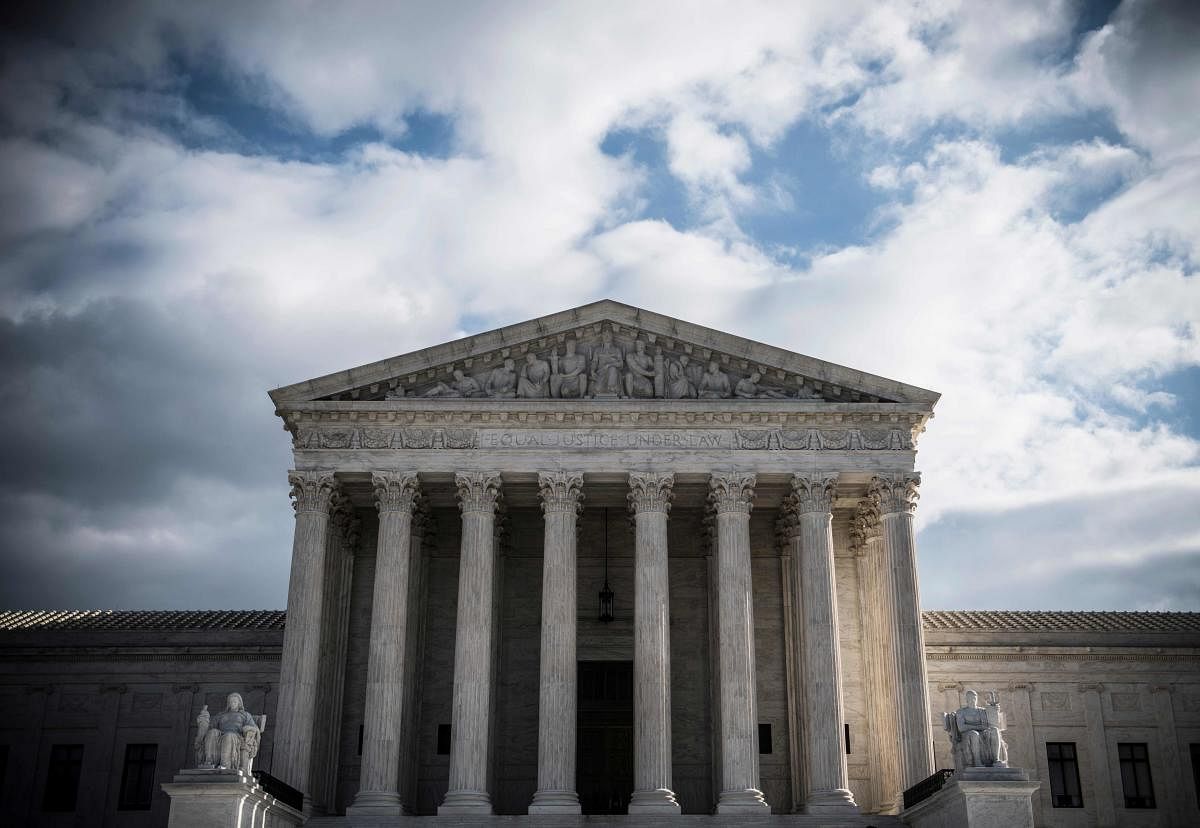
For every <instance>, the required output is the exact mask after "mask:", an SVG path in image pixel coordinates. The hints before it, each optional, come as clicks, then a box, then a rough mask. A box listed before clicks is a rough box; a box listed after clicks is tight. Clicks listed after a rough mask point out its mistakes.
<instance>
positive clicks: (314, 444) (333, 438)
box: [293, 427, 913, 451]
mask: <svg viewBox="0 0 1200 828" xmlns="http://www.w3.org/2000/svg"><path fill="white" fill-rule="evenodd" d="M293 444H294V447H295V448H296V449H302V450H311V449H328V450H348V449H376V450H378V449H432V450H436V449H459V450H461V449H480V448H482V449H514V450H519V449H547V448H552V449H572V450H574V449H584V450H587V449H624V450H629V449H632V450H639V449H641V450H655V449H657V450H662V449H666V450H670V449H679V450H693V449H724V450H742V451H911V450H912V448H913V441H912V438H911V436H910V434H909V432H908V429H907V428H891V429H866V428H863V429H859V428H842V429H820V428H807V429H789V428H774V429H744V428H736V429H678V428H677V429H671V428H657V429H656V428H633V429H629V428H623V429H603V428H584V429H573V428H545V429H534V428H531V429H521V428H478V429H476V428H437V427H417V428H377V427H376V428H339V429H336V430H326V429H318V428H298V429H296V432H295V437H294V441H293Z"/></svg>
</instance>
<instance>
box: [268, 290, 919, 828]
mask: <svg viewBox="0 0 1200 828" xmlns="http://www.w3.org/2000/svg"><path fill="white" fill-rule="evenodd" d="M568 343H569V345H568ZM685 356H686V357H690V358H689V359H684V358H683V357H685ZM510 361H511V362H510ZM518 364H521V365H522V368H521V369H520V373H519V374H518V372H517V369H516V365H518ZM543 365H544V366H545V368H544V369H543ZM696 365H701V366H704V367H703V369H702V370H703V371H704V375H703V376H700V377H698V378H697V379H695V380H694V381H693V380H690V379H689V375H690V374H691V373H693V371H692V369H693V368H694V367H696ZM508 373H512V374H513V377H512V379H513V381H512V382H509V381H508V379H509V378H508V376H507V374H508ZM718 375H720V376H719V377H718ZM580 377H585V378H588V381H584V380H581V379H580ZM489 388H490V389H491V390H490V391H489V390H487V389H489ZM689 389H690V391H689ZM272 397H273V399H274V400H275V403H276V406H277V410H278V413H279V415H280V416H281V417H282V418H283V420H284V424H285V426H286V427H287V429H288V431H289V432H290V433H291V435H292V438H293V450H294V457H295V470H294V471H293V472H292V474H291V475H290V478H289V479H290V481H291V483H292V487H293V497H294V500H295V504H296V521H297V522H296V536H295V544H294V551H293V567H292V575H291V581H290V586H289V601H288V618H289V623H288V627H287V630H286V635H285V644H284V651H283V664H282V671H281V687H280V709H279V716H278V719H279V723H278V728H277V731H276V742H275V765H274V766H275V768H276V769H277V775H279V776H281V777H282V778H283V779H284V780H285V781H286V782H288V783H289V784H291V785H293V786H294V787H296V788H298V789H300V790H302V791H303V792H304V793H305V795H306V806H307V807H308V808H309V810H310V811H311V812H313V813H326V814H331V815H334V814H338V813H341V812H343V809H344V812H345V813H347V815H348V816H350V817H351V818H352V819H353V818H357V817H371V818H386V817H389V816H394V817H397V818H398V817H401V816H402V815H405V814H416V813H426V814H432V813H437V814H442V815H462V814H475V815H487V814H493V813H526V812H527V813H530V814H578V813H581V812H582V811H583V810H584V808H583V806H582V805H581V800H580V797H579V791H578V788H577V785H576V779H577V768H576V763H577V760H578V757H579V756H580V751H581V748H580V746H579V745H578V743H577V741H578V740H577V726H578V725H577V723H578V721H579V718H578V712H577V709H576V706H577V699H578V697H579V692H580V691H579V688H578V686H577V670H578V664H579V663H580V662H589V663H590V662H604V661H612V662H621V661H627V662H632V667H633V688H632V710H633V723H632V734H631V747H632V765H633V773H632V778H633V790H632V795H631V797H630V798H629V801H628V802H626V803H625V807H626V808H627V811H628V813H629V814H630V815H632V816H636V815H639V814H646V815H655V816H664V815H665V816H670V815H674V814H680V813H686V812H692V813H715V814H718V815H724V814H758V815H767V814H772V813H776V814H787V813H807V814H812V815H825V816H829V815H839V814H841V815H847V816H851V815H853V814H856V813H858V812H859V810H860V809H862V810H866V811H871V812H881V811H882V812H886V811H888V810H889V809H893V808H894V806H895V795H896V794H897V793H898V792H899V791H900V790H903V788H905V787H907V786H908V785H911V784H913V783H914V782H915V781H919V780H920V779H923V778H924V777H925V776H927V775H928V774H929V773H930V772H931V771H932V770H933V768H932V755H931V752H930V751H931V748H930V745H931V740H932V736H931V732H930V722H929V716H928V710H929V704H928V698H927V694H926V690H925V676H924V672H923V671H924V666H923V665H924V658H923V655H922V654H923V646H924V645H923V641H922V638H921V624H920V616H919V596H918V594H917V583H916V577H915V571H916V570H915V548H914V544H913V533H912V527H911V521H912V514H913V509H914V508H915V504H916V498H917V487H918V484H919V477H918V476H917V475H916V474H915V472H914V463H915V447H914V439H915V438H916V436H918V435H919V434H920V432H921V431H922V429H923V428H924V425H925V423H926V421H927V419H928V418H929V416H931V412H932V406H933V404H934V402H935V401H936V399H937V395H936V394H933V393H932V392H928V391H924V390H922V389H917V388H913V387H911V386H905V385H902V384H900V383H895V382H893V381H890V380H885V379H883V378H879V377H872V376H870V375H867V374H863V373H861V372H858V371H852V370H850V369H846V368H842V367H840V366H836V365H832V364H830V363H824V362H821V361H819V360H813V359H811V358H808V357H803V356H801V355H799V354H793V353H790V352H786V351H782V350H780V349H775V348H770V347H769V346H765V345H762V344H759V343H754V342H750V341H748V340H743V339H739V338H737V337H733V336H730V335H728V334H722V333H720V332H716V331H712V330H709V329H704V328H700V327H699V326H694V325H689V324H688V323H684V322H681V321H679V320H674V319H670V318H669V317H662V316H658V315H656V314H651V313H648V312H646V311H644V310H640V309H636V308H630V307H628V306H624V305H619V304H617V303H613V302H601V303H596V304H594V305H589V306H584V307H583V308H578V309H575V310H573V311H568V312H565V313H563V314H555V315H552V316H548V317H543V318H541V319H539V320H533V321H531V322H529V323H522V324H520V325H514V326H510V327H509V328H505V329H502V330H501V331H495V332H491V333H489V334H483V335H480V336H477V337H473V338H471V339H469V340H461V341H459V342H454V343H448V344H447V345H442V346H437V347H434V348H429V349H426V350H425V351H421V352H417V353H415V354H410V355H407V356H402V357H397V358H395V359H393V360H386V361H384V362H382V363H376V364H374V365H369V366H364V367H362V368H357V369H352V370H350V371H347V372H343V373H340V374H337V375H331V376H330V377H325V378H320V379H316V380H311V381H308V382H306V383H300V384H298V385H296V386H289V387H288V388H284V389H278V390H277V391H275V392H273V393H272ZM602 537H605V538H608V539H610V540H609V543H608V545H607V546H605V545H604V542H603V541H601V538H602ZM602 561H604V562H606V564H607V565H608V566H610V567H611V572H612V581H613V588H614V591H615V592H616V593H617V596H618V597H617V608H618V611H617V612H616V613H615V615H616V619H615V620H614V621H613V622H612V623H609V624H606V623H603V622H601V621H599V620H598V619H597V617H596V609H595V603H596V594H597V590H598V588H599V576H600V567H601V562H602ZM331 591H332V593H333V597H332V598H330V595H331ZM847 594H849V595H851V596H852V597H853V599H854V600H853V604H854V606H855V607H859V608H862V609H861V610H860V611H861V613H862V617H861V619H860V618H859V617H849V616H848V615H847V610H846V609H845V608H843V607H841V606H840V605H839V601H840V600H843V596H845V595H847ZM867 604H869V605H870V607H871V609H870V610H869V611H868V610H867V609H865V605H867ZM868 616H872V619H871V620H868ZM339 642H341V644H340V645H339ZM847 648H849V649H847ZM848 662H849V664H850V665H851V666H849V667H848V666H847V665H848ZM331 672H332V673H333V674H334V675H336V676H340V677H342V679H341V680H339V681H331V680H330V679H329V678H328V677H329V675H330V673H331ZM848 694H849V696H850V697H851V698H852V701H853V707H854V708H855V710H853V711H850V710H847V701H846V700H847V697H848ZM868 704H869V707H870V709H871V717H870V718H871V722H872V729H870V730H869V731H867V730H866V728H865V727H863V725H862V724H861V723H860V722H861V720H862V719H863V707H864V706H865V705H868ZM881 719H884V720H887V721H886V722H884V721H880V720H881ZM852 720H853V721H854V722H855V723H854V725H853V728H854V729H859V728H862V729H863V738H862V742H863V743H864V744H863V748H865V743H867V742H868V741H869V742H870V744H871V745H872V746H873V749H872V750H871V752H870V757H871V758H870V761H869V762H865V763H862V764H861V765H856V771H855V772H856V773H858V774H859V777H860V778H859V779H858V780H857V781H855V780H852V778H851V766H849V765H848V763H847V751H848V750H851V746H850V739H849V737H848V734H849V728H850V727H851V723H852ZM359 728H361V736H359V735H357V734H356V732H355V731H358V729H359ZM868 732H869V734H870V735H869V737H868ZM763 739H766V740H767V742H768V743H767V744H764V743H763V741H762V740H763ZM356 742H358V743H359V744H356ZM443 748H445V749H447V750H446V752H443V750H442V749H443ZM863 748H860V753H861V752H862V751H863ZM850 755H851V756H852V757H854V754H853V752H852V751H851V753H850ZM864 768H865V770H864ZM864 776H865V778H862V777H864ZM856 788H857V790H856ZM862 792H867V795H866V797H865V800H864V798H863V796H862ZM856 793H858V794H859V796H858V798H856V795H855V794H856Z"/></svg>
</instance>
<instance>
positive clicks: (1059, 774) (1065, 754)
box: [1046, 742, 1083, 808]
mask: <svg viewBox="0 0 1200 828" xmlns="http://www.w3.org/2000/svg"><path fill="white" fill-rule="evenodd" d="M1046 764H1047V765H1049V766H1050V802H1051V804H1053V805H1054V807H1055V808H1082V807H1083V794H1082V793H1081V792H1080V790H1079V758H1078V757H1077V756H1076V755H1075V743H1074V742H1047V743H1046Z"/></svg>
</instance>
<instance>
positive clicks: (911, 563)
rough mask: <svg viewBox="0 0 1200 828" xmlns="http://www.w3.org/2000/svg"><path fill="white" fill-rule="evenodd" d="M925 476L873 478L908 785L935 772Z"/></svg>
mask: <svg viewBox="0 0 1200 828" xmlns="http://www.w3.org/2000/svg"><path fill="white" fill-rule="evenodd" d="M920 480H921V478H920V476H919V475H916V474H898V475H889V476H886V477H883V476H880V477H875V478H874V479H873V480H872V481H871V491H872V494H873V495H874V496H875V497H876V498H877V499H878V502H879V507H880V523H881V528H882V537H883V560H884V566H885V568H886V569H887V571H888V574H889V575H890V578H891V584H890V587H891V598H892V606H891V610H892V617H891V621H892V628H893V630H894V635H895V641H896V647H895V652H894V654H893V655H894V658H893V660H892V665H891V667H892V671H891V675H892V676H894V681H895V687H896V719H897V726H898V728H899V753H900V771H901V774H900V776H901V780H900V782H901V785H902V786H903V787H904V788H905V789H907V788H910V787H912V786H913V785H915V784H917V783H918V782H920V781H922V780H923V779H925V778H927V777H928V776H929V775H930V774H931V773H933V728H932V725H931V721H930V715H931V714H930V710H929V683H928V681H927V678H926V667H925V632H924V630H923V628H922V626H921V594H920V588H919V586H918V583H917V549H916V541H915V539H914V534H913V514H912V513H913V510H914V509H915V508H916V500H917V485H918V484H919V483H920Z"/></svg>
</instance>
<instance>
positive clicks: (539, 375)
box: [517, 351, 550, 399]
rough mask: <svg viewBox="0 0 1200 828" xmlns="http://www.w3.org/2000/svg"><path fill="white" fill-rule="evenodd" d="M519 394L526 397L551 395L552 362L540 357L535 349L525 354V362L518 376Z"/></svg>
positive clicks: (533, 397) (535, 397)
mask: <svg viewBox="0 0 1200 828" xmlns="http://www.w3.org/2000/svg"><path fill="white" fill-rule="evenodd" d="M517 396H518V397H522V398H525V399H537V398H539V397H549V396H550V364H549V363H547V362H546V361H545V360H544V359H538V358H537V354H535V353H534V352H533V351H530V352H528V353H527V354H525V364H524V365H522V366H521V376H520V377H518V378H517Z"/></svg>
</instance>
